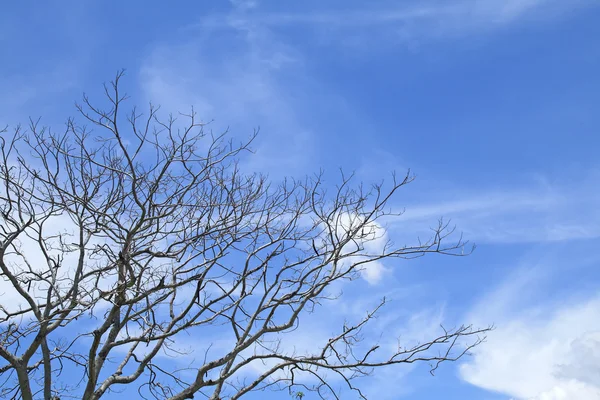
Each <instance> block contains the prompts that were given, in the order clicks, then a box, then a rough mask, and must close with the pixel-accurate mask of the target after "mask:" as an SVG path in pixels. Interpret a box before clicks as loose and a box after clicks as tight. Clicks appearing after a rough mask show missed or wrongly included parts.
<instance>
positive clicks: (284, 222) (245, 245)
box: [0, 74, 488, 400]
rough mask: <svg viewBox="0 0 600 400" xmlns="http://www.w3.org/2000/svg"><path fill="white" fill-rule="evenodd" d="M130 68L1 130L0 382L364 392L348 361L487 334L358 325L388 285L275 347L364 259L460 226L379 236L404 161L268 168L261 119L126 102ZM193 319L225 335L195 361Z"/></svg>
mask: <svg viewBox="0 0 600 400" xmlns="http://www.w3.org/2000/svg"><path fill="white" fill-rule="evenodd" d="M121 76H122V74H118V76H117V78H116V79H115V80H114V81H113V82H111V84H109V85H107V86H105V91H106V96H107V99H108V102H107V105H108V109H102V108H98V107H97V106H95V105H93V104H92V102H91V101H90V100H89V99H88V98H87V97H86V96H84V99H83V103H82V104H81V105H78V107H77V108H78V111H79V114H80V118H83V119H84V120H85V124H78V123H76V121H75V120H69V121H68V122H67V124H66V128H65V129H64V131H61V132H56V131H52V130H50V129H49V128H44V127H41V126H40V125H39V123H37V122H35V121H32V122H31V123H30V124H29V126H28V127H26V128H23V127H17V128H16V129H14V130H10V131H9V130H8V128H6V129H4V130H3V131H2V135H1V136H0V141H1V143H0V144H1V152H2V153H1V156H2V161H3V162H2V163H0V181H1V188H0V218H1V219H0V221H1V222H0V270H1V273H0V285H1V286H0V292H1V293H0V295H1V296H2V297H0V358H1V360H3V361H2V362H3V364H0V379H1V380H2V381H0V397H2V398H15V399H16V398H22V399H25V400H30V399H37V398H40V399H45V400H50V399H58V398H83V399H99V398H101V397H103V396H104V395H107V394H109V393H110V392H114V391H118V390H123V388H127V387H131V386H132V385H135V388H136V389H137V390H138V392H139V396H141V397H143V398H152V397H154V398H158V399H164V398H169V399H173V400H178V399H188V398H193V397H194V395H199V396H201V397H206V398H210V399H238V398H240V397H242V396H244V395H246V394H248V393H250V392H252V391H258V390H264V389H267V388H269V389H286V390H290V393H295V394H296V395H297V397H302V396H303V393H304V392H303V391H315V392H316V393H317V394H318V396H320V397H321V398H328V397H330V398H338V396H339V387H338V386H344V385H345V386H347V387H349V388H350V389H352V390H354V391H355V393H356V394H357V395H358V396H359V397H361V398H364V396H363V394H362V392H361V391H360V389H359V388H358V387H356V385H355V382H356V381H355V378H357V377H361V376H364V375H367V374H370V373H372V371H373V369H377V368H378V367H381V366H388V365H393V364H406V363H414V362H429V363H430V364H431V366H432V370H435V368H437V366H438V365H439V364H440V363H441V362H443V361H446V360H457V359H458V358H460V357H461V356H462V355H463V354H465V353H466V352H467V351H468V350H469V349H470V348H471V347H472V346H475V345H477V344H479V343H480V342H481V341H482V340H483V339H484V337H483V336H482V334H484V333H485V332H486V331H487V329H488V328H486V329H474V328H471V327H470V326H460V327H458V328H454V329H448V330H442V331H440V332H441V334H440V336H438V337H434V338H431V340H428V341H426V342H423V343H420V344H417V345H411V346H408V347H403V345H402V343H400V344H399V346H398V348H397V350H396V351H392V352H388V353H386V350H384V349H378V346H377V345H376V343H365V341H362V340H361V339H363V336H362V335H361V332H362V331H363V329H364V328H365V326H366V325H367V324H368V323H369V322H370V321H371V320H372V318H373V317H374V315H375V313H376V312H377V311H378V310H379V309H380V308H381V306H383V305H384V303H385V301H386V300H385V299H383V300H382V301H381V303H380V304H379V306H377V307H375V309H373V310H372V311H370V312H368V313H366V314H365V315H364V316H360V317H357V319H356V320H355V321H353V322H352V321H348V323H347V324H345V325H344V326H340V327H339V331H338V332H337V333H336V334H334V335H332V336H331V338H330V339H329V340H328V341H327V343H326V344H325V345H324V346H320V347H319V348H315V349H314V351H311V352H310V353H300V352H296V351H292V350H289V349H285V348H283V347H281V346H280V340H279V339H278V338H280V335H285V334H286V333H287V332H289V331H290V330H293V329H295V328H296V327H297V326H298V324H299V320H300V318H301V316H302V315H304V313H308V312H311V311H312V310H314V309H315V308H316V307H319V306H320V304H321V303H323V302H326V301H332V300H333V299H334V297H335V296H333V295H332V292H331V291H330V290H328V288H330V287H331V286H332V284H334V283H336V282H339V281H342V280H348V281H351V280H353V279H354V278H356V277H357V276H359V274H360V273H361V270H362V269H363V268H368V266H369V263H370V262H374V261H377V260H385V259H391V258H413V257H419V256H423V255H425V254H427V253H440V254H450V255H461V254H464V253H465V251H464V247H465V243H463V242H462V240H461V239H460V238H458V240H457V241H450V242H449V243H447V240H448V236H449V235H450V234H451V233H452V230H450V229H448V226H447V225H446V224H443V223H440V225H439V226H437V227H436V229H434V230H433V234H432V236H431V237H430V238H429V239H428V240H425V241H417V242H416V244H414V245H410V246H396V245H394V243H392V242H391V241H387V242H386V243H385V244H384V245H383V246H380V248H378V250H377V251H373V246H368V245H367V244H368V243H370V242H373V241H376V240H380V239H381V238H382V233H381V232H382V231H383V225H384V224H383V222H381V221H382V219H383V218H394V217H397V216H399V214H394V213H392V212H390V211H389V204H388V203H389V202H390V199H392V197H393V196H394V194H395V193H396V192H397V191H398V190H399V189H400V188H401V187H403V186H404V185H406V184H407V183H409V182H410V181H411V179H412V178H411V176H410V175H406V176H403V177H402V178H401V179H396V177H395V176H394V177H393V179H392V182H391V183H388V186H384V185H383V184H382V185H374V186H372V187H369V188H367V189H366V188H364V187H363V186H361V185H358V186H356V187H354V186H352V183H351V177H344V176H343V175H342V178H341V182H340V183H339V185H337V186H336V187H335V188H334V189H333V190H332V189H330V192H327V191H326V190H325V185H324V184H323V182H322V178H321V175H316V176H313V177H309V178H306V179H303V180H287V181H283V182H280V183H269V181H268V180H267V179H266V178H265V177H264V176H262V175H259V174H243V173H242V172H241V171H240V169H239V163H238V160H239V156H240V153H242V152H244V151H246V150H247V149H248V146H249V145H250V143H251V142H252V139H253V138H254V135H253V136H252V137H251V138H250V139H249V140H248V141H247V142H243V143H241V144H238V145H236V144H234V142H232V141H231V140H226V137H225V134H219V135H214V134H213V133H212V132H210V131H209V130H208V129H207V128H205V127H204V125H203V124H202V123H200V122H198V120H197V118H196V115H195V114H194V113H193V112H192V113H191V114H189V115H180V116H179V117H178V118H177V119H176V118H173V117H169V118H166V119H161V118H160V117H159V115H158V113H157V112H158V109H157V108H154V107H152V106H150V108H149V110H148V111H147V113H146V114H145V115H142V114H141V113H139V112H138V111H137V110H136V109H135V108H134V109H133V110H130V111H129V112H128V113H127V114H124V112H123V111H121V110H122V107H123V103H124V101H125V100H126V96H125V95H123V94H122V93H121V92H120V91H119V79H120V78H121ZM182 123H184V124H185V125H184V126H183V127H181V126H182V125H181V124H182ZM86 124H87V125H86ZM386 188H387V189H386ZM468 251H469V249H467V252H468ZM190 337H193V338H197V340H198V341H201V342H202V343H204V344H205V349H207V348H209V347H210V344H211V343H212V341H214V340H215V338H217V337H218V338H222V340H221V343H222V342H224V343H226V345H225V346H223V345H221V352H220V353H219V355H218V356H215V357H212V358H211V357H210V352H209V351H206V352H205V354H204V356H203V357H204V358H203V359H202V357H200V359H192V358H185V359H186V360H191V361H189V362H188V363H187V364H185V366H184V367H183V366H182V363H178V362H173V361H170V360H168V357H169V356H170V357H175V358H182V359H183V356H184V355H185V353H187V352H191V351H192V350H194V349H190V348H186V347H185V346H183V345H181V343H183V342H182V340H184V339H185V338H190ZM462 339H467V340H466V342H464V341H463V340H462ZM184 342H185V340H184ZM196 350H197V349H196ZM252 364H258V365H260V366H261V368H262V369H260V372H258V373H257V372H256V369H254V370H252V371H254V372H249V366H250V365H252ZM301 377H303V378H301ZM332 382H338V383H340V385H337V384H335V383H332ZM336 385H337V386H336Z"/></svg>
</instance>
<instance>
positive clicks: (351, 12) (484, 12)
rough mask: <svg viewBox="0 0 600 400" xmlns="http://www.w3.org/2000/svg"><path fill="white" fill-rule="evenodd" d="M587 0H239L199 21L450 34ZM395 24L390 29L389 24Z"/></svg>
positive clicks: (553, 12)
mask: <svg viewBox="0 0 600 400" xmlns="http://www.w3.org/2000/svg"><path fill="white" fill-rule="evenodd" d="M592 3H593V2H592V1H588V0H575V1H570V2H565V1H560V0H487V1H478V0H449V1H439V0H425V1H403V2H398V1H386V0H384V1H376V2H370V3H369V6H368V7H366V6H365V3H362V2H352V1H351V2H344V6H343V7H332V5H331V4H328V5H323V4H317V5H315V6H314V7H311V9H310V11H306V10H302V9H301V10H298V11H296V12H288V11H265V8H266V7H261V3H259V2H256V1H253V2H251V5H250V6H248V2H234V4H235V8H234V12H232V13H229V14H223V15H212V16H208V17H206V18H204V19H203V20H202V22H201V23H200V26H203V27H210V28H222V27H223V26H228V25H237V26H249V25H253V26H263V27H264V26H267V27H289V26H303V27H311V28H317V29H323V32H325V33H326V34H328V35H332V34H334V33H335V31H336V30H345V32H347V29H352V30H355V29H361V28H383V29H385V32H387V33H388V39H392V38H393V37H394V36H395V37H396V38H398V39H405V40H409V41H411V40H421V39H425V38H442V37H444V38H447V37H448V36H456V35H464V34H470V33H474V32H484V31H490V30H493V29H496V28H501V27H504V26H507V25H509V24H513V23H515V22H518V21H521V20H525V19H534V20H540V19H542V20H543V19H548V18H553V17H556V16H558V15H564V13H565V11H568V10H571V9H575V8H578V7H582V6H586V5H589V4H592ZM390 27H391V28H393V29H392V30H389V28H390Z"/></svg>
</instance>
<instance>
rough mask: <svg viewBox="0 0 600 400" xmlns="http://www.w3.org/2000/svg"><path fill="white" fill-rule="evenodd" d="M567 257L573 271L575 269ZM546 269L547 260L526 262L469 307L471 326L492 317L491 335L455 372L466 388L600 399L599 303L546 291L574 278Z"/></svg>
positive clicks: (534, 399) (536, 398) (550, 398)
mask: <svg viewBox="0 0 600 400" xmlns="http://www.w3.org/2000/svg"><path fill="white" fill-rule="evenodd" d="M535 258H538V257H535ZM554 258H555V259H556V257H554ZM568 258H569V259H570V264H571V266H572V265H577V264H580V263H581V260H580V259H578V258H577V257H576V256H575V257H573V254H570V255H569V257H568ZM597 262H598V259H597V257H596V261H595V263H596V264H597ZM552 264H553V262H552V261H551V260H549V259H548V257H546V259H545V260H542V261H541V262H539V263H538V264H537V265H535V266H531V265H530V264H529V263H525V264H524V265H522V266H521V267H520V268H519V269H518V270H517V271H516V272H514V273H512V274H510V275H509V276H508V277H507V279H506V280H505V281H504V282H503V283H502V284H501V285H499V286H498V287H497V288H495V289H494V290H492V291H491V293H489V294H488V295H487V296H485V297H484V298H483V299H481V301H480V302H479V304H478V305H476V306H475V307H474V309H473V311H472V312H471V315H470V317H469V319H470V320H472V321H474V322H478V321H484V320H485V321H490V320H491V319H493V320H494V321H495V323H496V325H497V329H496V330H495V331H493V332H491V333H490V334H489V335H488V340H487V342H486V343H485V344H484V345H482V346H480V347H478V348H476V349H475V350H474V356H473V358H471V359H469V361H468V362H467V363H465V364H463V365H462V366H461V369H460V373H461V376H462V378H463V379H465V380H466V381H467V382H470V383H471V384H474V385H477V386H479V387H482V388H484V389H488V390H493V391H497V392H500V393H504V394H506V395H509V396H513V397H514V398H515V399H531V400H560V399H584V400H587V399H596V398H600V380H599V379H598V365H599V363H600V334H599V333H600V298H599V297H598V296H597V295H590V294H589V293H587V294H586V293H584V292H579V293H575V292H574V291H572V290H569V291H568V292H564V291H561V290H558V289H556V288H552V287H551V286H549V282H551V281H556V278H557V277H558V276H560V275H561V274H565V273H574V274H577V273H578V272H580V271H578V270H577V269H573V268H572V267H571V268H569V271H568V270H567V268H566V267H564V266H563V267H560V268H559V270H558V271H556V266H553V265H552ZM548 270H554V275H555V276H554V277H553V278H552V277H549V276H548V275H549V272H548ZM549 292H550V293H553V297H552V299H550V300H548V299H547V294H548V293H549ZM567 293H568V297H566V296H565V294H567Z"/></svg>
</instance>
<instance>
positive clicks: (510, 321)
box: [0, 0, 600, 400]
mask: <svg viewBox="0 0 600 400" xmlns="http://www.w3.org/2000/svg"><path fill="white" fill-rule="evenodd" d="M594 3H596V2H595V1H592V0H590V1H586V0H568V1H567V0H444V1H440V0H421V1H412V0H396V1H391V0H381V1H369V2H361V1H356V0H346V1H338V0H330V1H323V0H320V1H315V0H305V1H302V2H291V1H260V0H256V1H249V0H248V1H244V0H235V1H233V0H232V1H219V2H217V1H212V2H209V1H203V2H200V1H195V2H192V1H179V2H172V3H167V2H142V1H129V2H117V1H102V2H99V1H97V2H81V1H62V2H35V3H34V2H26V1H23V2H12V3H10V4H8V3H7V4H5V5H3V9H2V12H1V13H0V46H1V48H2V51H3V58H2V63H1V64H0V87H1V88H2V89H3V90H2V93H0V122H1V123H10V124H14V123H17V122H19V121H26V118H27V117H29V116H34V117H38V116H42V117H43V119H42V121H44V122H45V123H48V124H61V123H62V122H63V121H64V120H65V118H66V117H67V116H69V115H71V114H73V113H74V107H73V102H74V101H75V100H77V99H79V98H80V96H81V93H82V92H83V91H86V92H88V93H90V94H91V95H94V94H99V92H100V89H101V83H102V82H104V81H108V80H110V79H111V78H112V77H113V76H114V74H115V72H116V71H117V70H118V69H121V68H126V69H127V79H126V86H127V91H128V92H129V93H130V94H131V96H132V98H133V101H134V102H137V103H139V104H141V105H143V104H145V103H147V102H148V101H150V100H151V101H153V102H154V103H157V104H161V105H162V107H163V109H165V110H169V111H173V112H176V111H180V110H181V111H185V110H187V109H188V108H189V106H191V105H194V107H195V109H196V110H197V111H198V113H199V115H200V117H201V118H202V119H203V120H206V121H211V120H213V121H214V122H212V126H213V129H215V130H219V129H225V128H227V127H229V129H230V130H231V132H232V135H234V136H235V135H240V136H244V135H247V134H249V133H250V132H252V129H254V128H257V127H260V132H261V133H260V136H259V139H258V141H257V143H256V145H255V149H256V151H257V153H256V155H254V156H253V157H251V158H249V159H248V160H246V161H245V168H247V170H248V171H252V170H254V171H261V172H267V173H269V174H270V176H271V177H273V179H279V178H281V177H283V176H288V175H291V176H302V175H304V174H307V173H313V172H316V171H318V170H319V169H320V168H323V169H324V170H325V171H326V172H327V173H328V176H330V177H335V174H336V171H337V169H338V168H339V167H343V168H344V169H346V170H348V171H355V172H356V174H357V176H358V177H359V178H360V179H361V180H364V181H367V182H369V181H371V182H372V181H377V180H379V179H381V178H384V177H387V176H389V172H390V171H391V170H397V171H403V170H405V169H407V168H411V169H412V170H413V171H414V172H415V173H416V175H417V178H418V179H417V180H416V181H415V182H414V183H413V184H411V185H409V186H408V187H407V188H405V190H403V191H402V192H401V194H400V195H399V196H398V197H397V198H396V200H395V201H396V203H395V204H394V206H395V207H397V208H398V209H402V208H406V214H405V215H404V216H403V218H402V219H399V220H398V221H397V222H395V223H394V224H392V225H391V226H390V228H389V229H390V230H389V232H388V234H389V235H390V237H392V238H397V240H400V241H401V240H403V239H404V238H407V239H408V238H414V237H416V236H417V235H419V234H422V233H423V232H425V231H426V230H427V229H428V227H429V226H430V225H432V224H434V223H435V222H436V220H437V218H439V217H441V216H444V217H446V218H450V219H452V221H453V222H454V223H456V225H457V226H458V229H459V230H461V231H463V232H464V234H465V237H466V238H468V239H469V240H472V241H473V242H475V243H477V245H478V248H477V250H476V252H475V253H474V254H473V255H472V256H469V257H467V258H459V259H456V258H445V257H428V258H423V259H418V260H413V261H404V262H397V261H394V262H390V263H386V264H385V265H382V266H380V269H379V270H378V273H377V274H375V276H374V277H372V279H369V281H365V282H358V283H357V284H356V286H355V288H354V289H353V290H354V291H353V292H350V294H351V296H350V297H349V298H347V299H346V300H345V303H344V304H343V305H342V306H340V307H339V308H338V309H339V310H340V313H347V315H352V314H353V313H354V312H359V311H365V310H366V305H368V304H369V303H370V302H372V301H373V300H374V299H375V300H376V299H378V298H380V297H381V296H382V294H387V295H388V296H389V297H391V298H392V299H393V302H392V303H391V304H390V306H389V307H388V308H387V309H386V310H385V311H384V313H385V318H381V320H378V325H377V329H380V330H381V331H383V332H393V333H402V334H404V335H406V336H407V337H411V338H413V339H418V338H419V337H420V336H421V335H424V334H426V333H429V332H434V329H435V328H436V326H437V325H438V324H439V323H440V322H444V323H447V324H453V323H462V322H468V323H470V322H473V323H475V324H480V325H487V324H490V323H493V324H495V325H496V326H497V329H496V330H495V331H494V332H492V333H491V334H490V336H489V340H488V342H487V343H486V344H484V345H483V346H480V347H479V348H477V349H476V350H475V352H474V354H473V356H472V357H470V358H468V359H464V360H463V361H462V362H460V363H456V364H446V365H444V366H443V367H442V368H441V369H440V370H439V371H438V373H437V374H436V376H435V377H431V376H430V375H429V374H428V371H427V370H426V369H423V368H421V367H410V368H397V369H393V370H391V369H390V370H385V371H382V372H381V373H380V374H376V375H375V376H374V377H373V378H372V379H368V380H365V382H364V387H365V388H366V392H367V393H370V394H371V395H372V398H377V399H403V398H410V399H437V398H444V399H482V400H495V399H511V398H514V399H535V400H553V399H556V400H558V399H574V398H576V399H595V398H600V379H599V378H598V376H599V375H598V372H600V370H599V368H598V365H600V293H599V292H598V289H597V288H598V284H599V283H600V273H599V272H598V271H599V267H600V255H598V254H597V251H596V250H597V248H598V242H599V239H600V211H599V209H598V204H599V201H600V185H599V184H600V162H599V159H598V153H599V151H600V139H599V138H598V129H599V128H600V112H598V107H599V106H600V77H599V75H598V71H600V23H598V22H599V21H600V7H598V6H597V3H596V4H594ZM326 330H327V328H326V322H325V321H324V319H322V318H321V319H319V315H316V316H314V317H313V318H312V319H311V320H309V321H307V328H306V331H307V332H311V335H314V336H315V337H318V336H319V333H320V332H325V331H326ZM294 340H298V341H301V340H302V339H301V338H300V337H297V338H295V339H294ZM279 396H280V395H274V396H273V397H272V398H281V397H279ZM257 398H258V397H257ZM260 398H269V397H267V396H265V397H260ZM310 398H311V397H307V399H310Z"/></svg>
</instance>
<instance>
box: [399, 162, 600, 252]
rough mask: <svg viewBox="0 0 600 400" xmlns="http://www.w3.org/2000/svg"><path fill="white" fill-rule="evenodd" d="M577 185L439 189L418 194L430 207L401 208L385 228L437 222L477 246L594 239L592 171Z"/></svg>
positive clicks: (597, 196) (599, 229)
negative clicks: (452, 227) (443, 221)
mask: <svg viewBox="0 0 600 400" xmlns="http://www.w3.org/2000/svg"><path fill="white" fill-rule="evenodd" d="M578 176H579V178H578V179H577V180H571V181H567V182H565V181H558V182H553V183H548V182H534V181H532V182H531V183H530V184H528V185H526V186H520V187H519V186H507V187H504V188H503V189H499V188H493V189H492V188H489V189H480V190H475V189H474V188H469V189H465V190H462V191H461V190H459V189H452V190H444V189H440V191H439V192H438V193H433V192H430V193H429V194H427V193H424V195H423V198H425V199H426V198H429V197H431V198H434V197H435V198H437V199H438V201H436V202H425V203H414V204H408V205H406V211H405V213H404V215H403V216H402V218H400V219H397V220H396V222H395V223H394V224H392V225H391V227H390V228H391V230H392V233H393V232H396V233H398V234H400V233H401V232H402V231H405V230H407V227H410V228H411V229H408V230H409V231H411V232H414V231H415V229H416V230H419V229H422V228H423V227H426V226H427V224H428V223H429V224H431V223H432V222H434V221H435V220H436V219H438V218H442V217H443V218H445V219H451V220H452V224H453V225H454V224H455V225H456V226H457V228H458V229H459V230H460V231H462V232H463V233H464V234H465V236H466V237H467V238H469V240H473V241H476V242H478V243H486V242H496V243H531V242H559V241H568V240H576V239H592V238H596V237H600V212H599V211H598V208H597V204H598V202H600V191H599V190H598V182H600V177H599V176H598V174H597V173H596V172H594V171H588V172H585V173H581V174H578Z"/></svg>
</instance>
